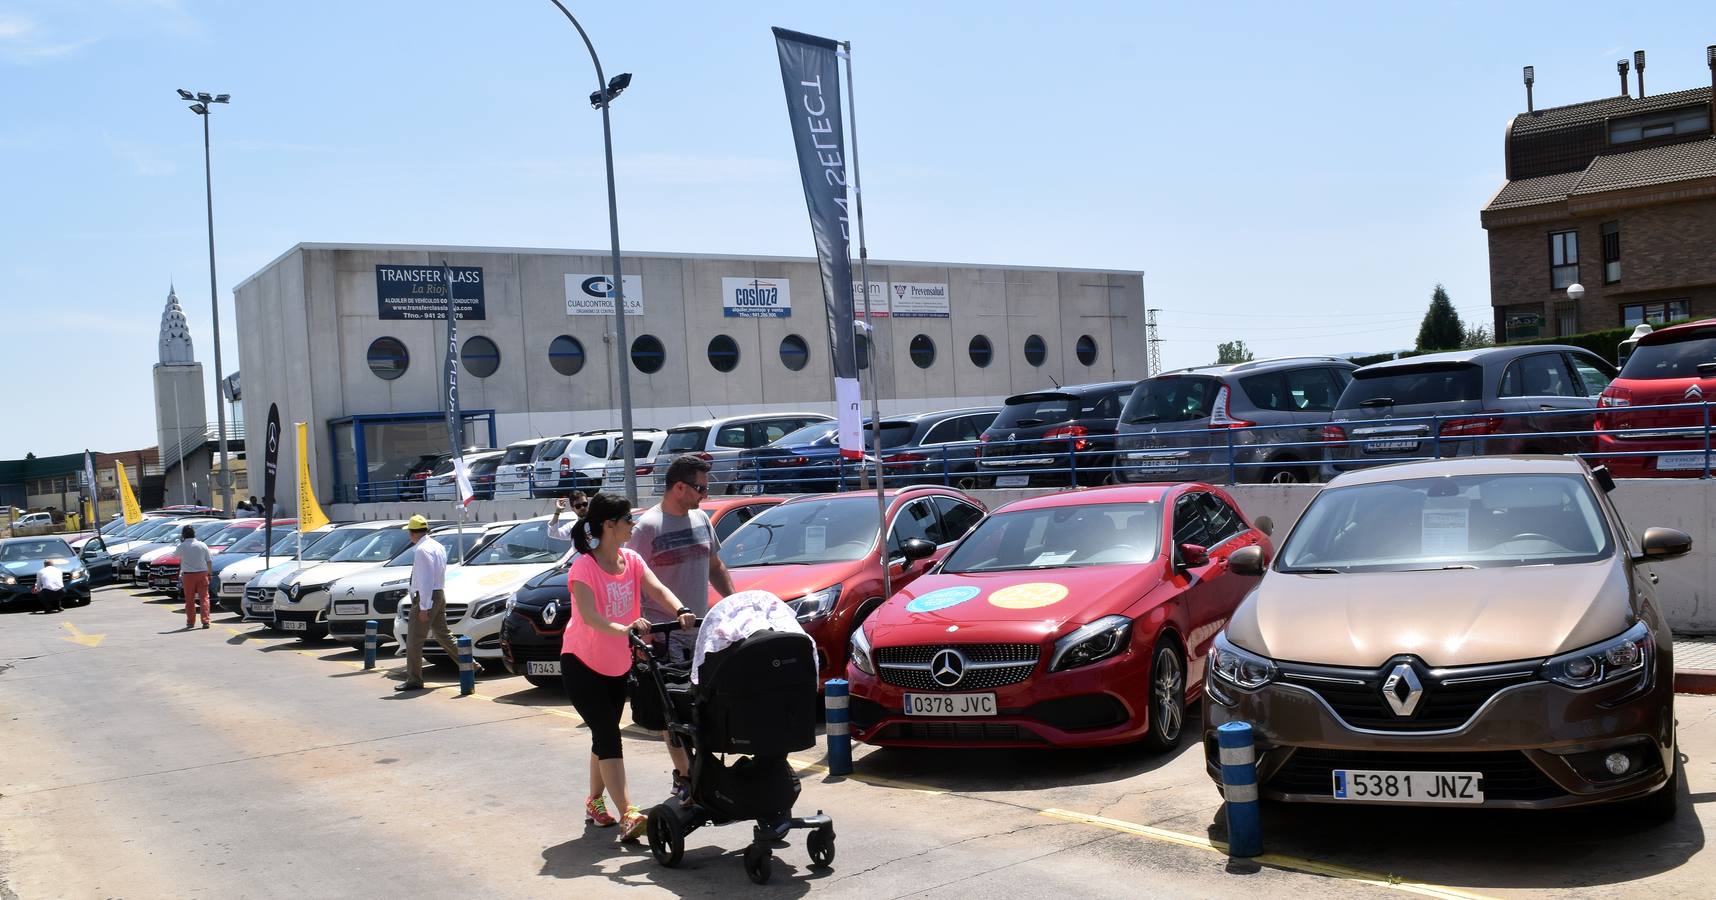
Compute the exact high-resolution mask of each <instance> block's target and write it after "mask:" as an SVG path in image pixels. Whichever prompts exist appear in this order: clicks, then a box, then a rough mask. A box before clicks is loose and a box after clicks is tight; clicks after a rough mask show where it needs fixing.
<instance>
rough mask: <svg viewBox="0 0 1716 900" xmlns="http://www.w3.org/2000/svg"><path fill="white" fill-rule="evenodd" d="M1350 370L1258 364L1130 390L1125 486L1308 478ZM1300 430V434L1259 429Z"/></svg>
mask: <svg viewBox="0 0 1716 900" xmlns="http://www.w3.org/2000/svg"><path fill="white" fill-rule="evenodd" d="M1357 368H1358V366H1355V365H1353V364H1352V363H1350V362H1348V361H1347V360H1344V359H1337V358H1335V357H1332V356H1312V357H1291V358H1286V359H1263V360H1257V361H1254V362H1246V363H1238V364H1236V365H1225V366H1203V367H1201V368H1195V369H1182V370H1180V371H1177V372H1167V373H1164V374H1162V375H1157V376H1156V377H1154V378H1146V379H1144V380H1143V381H1140V382H1138V386H1137V387H1136V388H1134V389H1133V390H1132V396H1131V397H1130V398H1129V399H1128V400H1127V401H1126V407H1125V409H1123V410H1122V411H1121V413H1120V447H1119V449H1120V461H1119V467H1120V474H1121V477H1122V478H1123V479H1124V480H1126V481H1212V482H1217V481H1225V480H1227V478H1228V474H1229V461H1228V446H1229V439H1230V438H1231V440H1232V447H1233V460H1232V462H1233V466H1232V474H1233V475H1234V478H1235V480H1237V481H1240V482H1244V483H1251V484H1256V483H1274V484H1295V483H1301V482H1308V481H1314V480H1316V476H1317V473H1318V470H1319V468H1320V467H1321V465H1322V462H1323V447H1322V445H1321V441H1322V437H1323V423H1325V422H1327V421H1328V420H1329V413H1330V411H1332V410H1333V409H1334V408H1335V399H1336V398H1337V397H1339V396H1340V395H1341V391H1342V390H1344V389H1345V388H1346V386H1347V382H1348V381H1350V380H1351V379H1352V372H1353V370H1354V369H1357ZM1267 426H1303V427H1267Z"/></svg>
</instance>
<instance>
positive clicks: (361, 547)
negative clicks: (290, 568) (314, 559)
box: [274, 519, 411, 641]
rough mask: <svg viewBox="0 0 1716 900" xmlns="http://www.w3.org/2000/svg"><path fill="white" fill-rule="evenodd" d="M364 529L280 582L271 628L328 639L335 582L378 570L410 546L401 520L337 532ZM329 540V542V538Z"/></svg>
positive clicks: (312, 637)
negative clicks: (357, 535)
mask: <svg viewBox="0 0 1716 900" xmlns="http://www.w3.org/2000/svg"><path fill="white" fill-rule="evenodd" d="M359 529H363V530H364V532H365V533H363V534H361V535H360V536H359V537H358V538H357V539H356V540H353V541H351V542H350V543H348V544H346V545H345V546H344V547H341V548H340V549H339V550H338V551H337V552H335V553H334V555H333V556H330V557H328V558H327V559H326V560H325V561H321V562H319V563H318V564H317V565H313V566H306V567H304V568H302V569H299V570H298V571H296V572H293V573H292V574H290V575H288V576H286V577H285V578H282V579H280V581H279V582H278V583H277V584H275V586H274V627H275V629H277V630H279V631H284V632H287V633H288V634H294V635H297V636H298V638H299V639H300V640H305V641H313V640H320V639H321V638H324V637H327V636H328V607H329V605H330V601H331V599H332V596H331V594H330V590H331V589H332V587H333V584H334V582H336V581H339V580H340V579H341V578H345V577H346V576H348V575H356V574H357V573H359V572H367V571H369V570H371V569H379V568H381V567H382V566H384V565H386V564H387V561H388V560H390V559H392V558H394V557H395V556H398V555H399V551H401V550H404V549H405V548H406V547H408V546H410V545H411V535H410V533H409V532H407V531H406V530H405V520H404V519H388V520H384V521H380V522H363V523H360V524H357V525H348V526H346V527H345V528H342V529H339V530H338V531H335V532H331V534H338V533H339V532H340V531H348V530H349V531H357V530H359ZM329 539H331V538H329Z"/></svg>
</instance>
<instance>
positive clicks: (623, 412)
mask: <svg viewBox="0 0 1716 900" xmlns="http://www.w3.org/2000/svg"><path fill="white" fill-rule="evenodd" d="M549 2H551V3H553V4H554V5H555V7H556V8H558V9H559V10H560V12H561V13H562V14H563V15H565V16H566V21H568V22H571V23H572V27H573V28H576V29H578V36H579V37H581V38H583V39H584V49H586V50H588V51H590V62H591V63H592V64H593V65H595V67H596V90H595V92H594V93H592V94H590V106H591V107H592V108H594V109H599V110H601V111H602V153H603V156H604V159H605V161H606V163H607V167H608V240H609V243H610V244H611V245H612V248H613V256H614V280H613V284H612V285H611V287H612V288H613V290H612V292H611V293H612V296H613V298H614V371H615V374H616V375H617V376H618V378H619V382H620V441H621V443H622V444H624V447H623V450H624V456H623V459H624V462H625V467H626V496H627V497H628V498H630V499H631V500H632V501H633V502H636V501H637V499H638V476H637V457H636V455H635V454H634V452H633V451H634V449H635V448H634V447H633V446H632V379H631V372H630V371H628V370H627V368H626V366H627V365H628V364H629V363H628V359H629V354H628V353H627V348H626V291H625V276H624V275H623V274H621V272H620V213H619V206H618V204H617V203H616V202H615V201H614V132H613V128H612V126H611V125H610V123H609V120H608V104H609V103H611V102H613V99H614V98H615V97H618V96H619V95H620V92H621V91H623V90H625V89H626V86H627V85H629V84H631V83H632V76H631V73H630V72H622V73H620V74H618V75H615V76H614V78H613V80H612V81H609V80H608V78H607V76H606V75H604V74H602V61H601V59H599V58H597V56H596V45H594V44H592V43H590V35H589V34H587V33H586V32H585V31H584V26H583V25H580V24H578V19H577V18H576V17H574V16H573V15H572V11H571V10H569V9H567V8H566V5H565V4H564V3H561V2H560V0H549Z"/></svg>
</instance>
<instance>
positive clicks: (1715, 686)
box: [1674, 669, 1716, 694]
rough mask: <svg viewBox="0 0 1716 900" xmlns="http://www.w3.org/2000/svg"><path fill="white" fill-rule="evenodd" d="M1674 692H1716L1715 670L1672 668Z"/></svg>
mask: <svg viewBox="0 0 1716 900" xmlns="http://www.w3.org/2000/svg"><path fill="white" fill-rule="evenodd" d="M1674 692H1675V693H1676V694H1716V670H1712V669H1676V670H1674Z"/></svg>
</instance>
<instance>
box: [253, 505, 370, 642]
mask: <svg viewBox="0 0 1716 900" xmlns="http://www.w3.org/2000/svg"><path fill="white" fill-rule="evenodd" d="M390 524H391V525H392V527H394V528H397V527H399V522H393V523H390ZM377 527H386V526H385V525H381V524H380V523H376V522H360V523H356V524H351V525H341V526H339V527H337V528H330V529H328V531H327V532H326V533H324V534H322V535H320V536H319V537H318V536H315V535H311V537H315V540H314V541H313V542H312V541H310V540H308V539H306V541H305V544H304V551H303V555H302V556H299V557H295V558H291V559H287V560H286V561H284V562H281V563H277V564H276V565H275V566H274V567H273V568H271V569H264V570H262V571H261V572H258V573H257V574H256V577H254V578H252V579H250V581H249V582H248V583H247V584H245V586H244V618H246V619H251V620H255V621H259V622H264V623H266V624H267V625H268V627H269V628H276V627H278V626H277V625H276V623H275V621H274V604H275V603H276V602H277V601H278V600H280V598H282V597H284V596H285V595H284V594H282V593H281V592H280V590H279V589H280V586H281V585H282V584H284V583H285V582H286V581H287V580H289V579H291V578H293V577H294V576H296V575H297V574H298V573H299V572H302V571H304V570H306V569H310V568H314V567H316V566H319V565H321V564H323V563H325V562H327V561H328V560H330V559H333V558H334V557H335V556H336V555H338V554H339V552H340V551H341V550H344V549H345V548H346V547H348V546H350V545H351V544H353V543H355V542H357V541H361V540H363V539H364V538H367V537H369V536H370V535H371V534H373V533H375V530H376V528H377Z"/></svg>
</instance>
